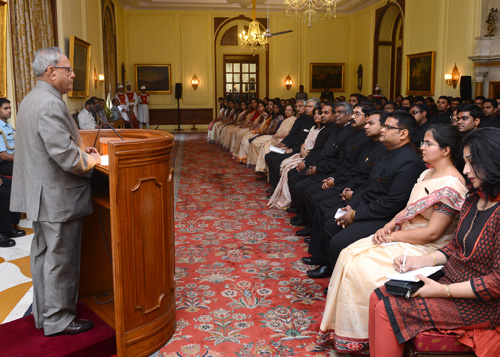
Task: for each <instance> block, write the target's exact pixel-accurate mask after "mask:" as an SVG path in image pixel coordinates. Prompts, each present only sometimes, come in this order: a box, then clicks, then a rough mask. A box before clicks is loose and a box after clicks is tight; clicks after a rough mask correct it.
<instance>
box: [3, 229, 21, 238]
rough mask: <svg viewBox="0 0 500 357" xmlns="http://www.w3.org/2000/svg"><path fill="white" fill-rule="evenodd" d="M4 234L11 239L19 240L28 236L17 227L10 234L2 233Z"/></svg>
mask: <svg viewBox="0 0 500 357" xmlns="http://www.w3.org/2000/svg"><path fill="white" fill-rule="evenodd" d="M2 233H3V234H4V235H6V236H7V237H9V238H19V237H24V236H25V235H26V232H25V231H23V230H22V229H19V228H17V227H16V228H14V227H12V228H11V229H10V230H9V231H8V232H2Z"/></svg>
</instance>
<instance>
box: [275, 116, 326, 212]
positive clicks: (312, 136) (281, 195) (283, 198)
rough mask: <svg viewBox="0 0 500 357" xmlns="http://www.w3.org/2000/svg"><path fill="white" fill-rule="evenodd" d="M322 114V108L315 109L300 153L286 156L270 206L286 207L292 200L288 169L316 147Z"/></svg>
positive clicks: (295, 165)
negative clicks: (310, 126)
mask: <svg viewBox="0 0 500 357" xmlns="http://www.w3.org/2000/svg"><path fill="white" fill-rule="evenodd" d="M321 114H322V112H321V109H320V108H315V109H314V112H313V117H314V124H315V125H314V126H313V127H312V128H311V130H310V131H309V134H308V135H307V137H306V140H305V141H304V143H303V144H302V146H301V148H300V153H297V154H295V155H293V156H290V157H289V158H286V159H285V160H283V161H282V162H281V170H280V175H281V177H280V180H279V182H278V185H277V186H276V189H275V190H274V193H273V195H272V196H271V198H270V199H269V202H268V203H267V205H268V206H269V207H270V208H279V209H285V208H287V207H288V206H289V205H290V203H291V202H292V196H291V195H290V189H289V187H288V171H290V170H292V169H294V168H295V167H297V165H298V164H299V163H301V162H302V161H304V158H305V157H306V156H307V154H309V152H310V151H311V150H312V148H313V147H314V143H315V142H316V137H317V136H318V134H319V132H320V131H321V130H322V129H323V128H324V126H323V125H322V124H321Z"/></svg>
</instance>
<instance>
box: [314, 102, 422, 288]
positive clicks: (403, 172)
mask: <svg viewBox="0 0 500 357" xmlns="http://www.w3.org/2000/svg"><path fill="white" fill-rule="evenodd" d="M416 129H417V124H416V122H415V119H414V118H413V116H411V115H410V114H409V113H407V112H404V111H395V112H392V113H391V114H390V116H389V117H388V118H387V120H386V121H385V124H384V127H383V129H382V131H381V135H380V142H381V143H382V144H383V145H384V146H385V147H386V148H387V152H386V153H385V154H384V155H382V156H381V157H380V159H379V160H378V161H377V162H376V163H375V167H374V168H373V170H372V172H371V174H370V178H369V183H368V185H367V186H366V187H365V188H364V189H362V190H360V191H359V192H357V191H355V192H354V195H353V197H352V199H351V200H350V201H349V204H348V205H347V206H345V207H343V211H344V213H345V214H344V215H343V216H342V217H340V218H337V219H335V218H331V219H329V220H328V221H327V222H325V226H324V234H323V239H322V242H319V245H318V249H316V250H315V251H314V254H313V257H311V259H312V260H313V261H314V262H315V263H316V264H320V267H318V268H316V269H313V270H309V271H308V272H307V275H308V276H309V277H311V278H326V277H328V276H330V275H331V273H332V271H333V268H334V267H335V263H336V261H337V258H338V256H339V255H340V252H341V251H342V249H344V248H345V247H347V246H348V245H349V244H351V243H354V242H355V241H357V240H358V239H361V238H364V237H367V236H369V235H370V234H373V233H374V232H375V231H376V230H377V229H379V228H381V227H383V226H384V224H386V223H387V222H389V220H390V219H391V218H392V217H394V215H395V214H397V213H398V212H399V211H401V210H402V209H403V208H404V207H405V205H406V202H407V201H408V198H409V196H410V193H411V190H412V188H413V185H414V184H415V182H416V181H417V179H418V177H419V175H420V173H421V172H422V171H423V170H424V169H425V165H424V163H423V162H422V160H421V159H420V157H419V155H418V154H417V153H416V152H415V150H414V148H413V147H412V145H411V137H412V135H413V134H414V133H415V131H416ZM311 243H312V242H311Z"/></svg>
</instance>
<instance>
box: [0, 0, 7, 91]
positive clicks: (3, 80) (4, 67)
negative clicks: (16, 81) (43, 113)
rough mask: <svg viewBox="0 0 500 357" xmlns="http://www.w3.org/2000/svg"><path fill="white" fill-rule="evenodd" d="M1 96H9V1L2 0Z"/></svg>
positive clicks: (0, 36) (0, 39) (0, 6)
mask: <svg viewBox="0 0 500 357" xmlns="http://www.w3.org/2000/svg"><path fill="white" fill-rule="evenodd" d="M0 97H4V98H6V97H7V2H6V1H3V0H0Z"/></svg>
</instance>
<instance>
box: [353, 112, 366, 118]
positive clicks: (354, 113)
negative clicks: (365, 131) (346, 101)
mask: <svg viewBox="0 0 500 357" xmlns="http://www.w3.org/2000/svg"><path fill="white" fill-rule="evenodd" d="M351 115H352V116H353V117H362V116H365V115H364V114H363V112H352V113H351Z"/></svg>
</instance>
